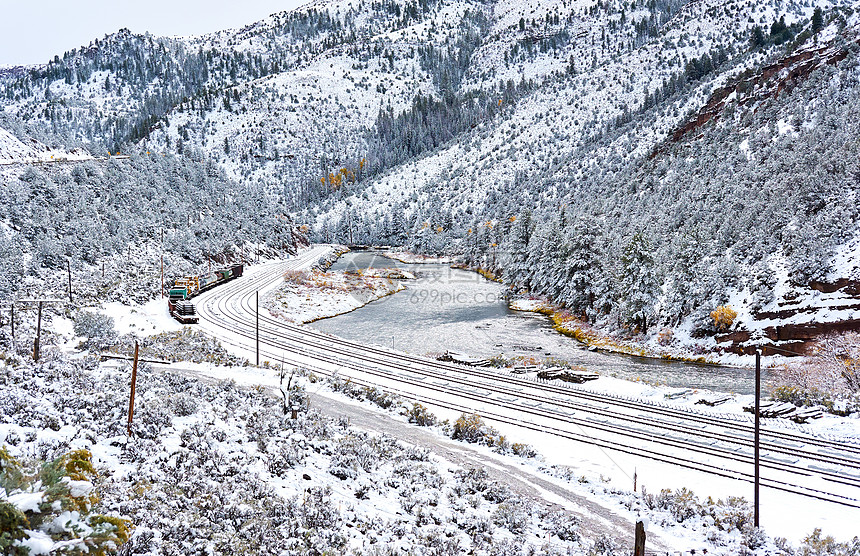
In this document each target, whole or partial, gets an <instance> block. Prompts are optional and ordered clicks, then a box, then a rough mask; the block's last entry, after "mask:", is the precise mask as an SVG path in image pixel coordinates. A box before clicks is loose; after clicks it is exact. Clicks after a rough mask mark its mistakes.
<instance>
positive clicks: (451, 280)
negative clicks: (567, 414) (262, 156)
mask: <svg viewBox="0 0 860 556" xmlns="http://www.w3.org/2000/svg"><path fill="white" fill-rule="evenodd" d="M388 267H397V268H401V269H403V270H407V271H409V272H411V273H413V274H415V275H416V279H415V280H407V281H405V282H404V284H405V285H406V289H405V290H403V291H401V292H400V293H397V294H394V295H391V296H388V297H385V298H382V299H380V300H378V301H374V302H372V303H370V304H368V305H366V306H365V307H362V308H361V309H358V310H357V311H353V312H351V313H347V314H344V315H339V316H336V317H332V318H328V319H323V320H320V321H317V322H315V323H313V324H312V325H311V326H313V327H314V328H316V329H318V330H322V331H325V332H329V333H332V334H336V335H338V336H341V337H343V338H347V339H350V340H354V341H359V342H363V343H369V344H379V345H387V346H389V347H392V346H393V347H394V348H396V349H399V350H404V351H408V352H410V353H415V354H438V353H443V352H445V351H446V350H452V351H459V352H462V353H465V354H468V355H471V356H476V357H492V356H494V355H498V354H500V353H502V354H504V355H506V356H509V357H510V356H525V357H529V356H533V357H536V358H547V357H554V358H556V359H561V360H565V361H568V362H570V363H572V364H574V365H581V366H583V367H585V368H587V369H589V370H593V371H597V372H599V373H600V374H603V375H607V376H617V377H619V378H626V379H633V378H637V377H638V378H641V379H642V380H647V381H649V382H659V383H660V384H667V385H670V386H677V387H687V388H705V389H709V390H717V391H723V392H738V393H742V394H749V393H752V392H753V391H754V379H755V377H754V372H753V371H752V370H750V369H737V368H731V367H719V366H713V365H696V364H691V363H683V362H673V361H663V360H660V359H648V358H642V357H633V356H626V355H619V354H610V353H602V352H593V351H589V350H587V349H584V348H583V346H582V345H581V344H580V343H579V342H577V341H575V340H573V339H571V338H568V337H566V336H563V335H561V334H559V333H557V332H556V331H555V330H553V328H552V326H551V323H550V321H549V319H548V318H547V317H546V316H544V315H540V314H537V313H528V312H521V311H512V310H510V309H508V306H507V303H506V302H505V300H504V299H503V295H504V291H505V288H504V287H503V286H502V285H501V284H497V283H495V282H491V281H489V280H486V279H484V278H483V277H482V276H480V275H479V274H476V273H474V272H468V271H464V270H459V269H452V268H450V267H448V265H441V264H404V263H400V262H398V261H394V260H392V259H389V258H386V257H383V256H381V255H379V254H378V253H373V252H362V251H357V252H350V253H347V254H345V255H344V256H342V257H341V258H340V259H338V261H337V262H335V264H334V265H332V267H331V270H336V271H337V270H340V271H342V270H347V269H356V268H357V269H366V268H388ZM765 378H766V377H765Z"/></svg>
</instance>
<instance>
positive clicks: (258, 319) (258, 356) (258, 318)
mask: <svg viewBox="0 0 860 556" xmlns="http://www.w3.org/2000/svg"><path fill="white" fill-rule="evenodd" d="M257 366H258V367H259V366H260V290H257Z"/></svg>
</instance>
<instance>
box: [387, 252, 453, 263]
mask: <svg viewBox="0 0 860 556" xmlns="http://www.w3.org/2000/svg"><path fill="white" fill-rule="evenodd" d="M382 255H383V256H385V257H388V258H389V259H394V260H395V261H400V262H401V263H404V264H451V263H453V262H454V258H453V257H433V256H430V255H420V254H417V253H410V252H408V251H391V250H389V251H385V252H384V253H382Z"/></svg>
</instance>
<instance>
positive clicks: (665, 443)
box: [197, 247, 860, 508]
mask: <svg viewBox="0 0 860 556" xmlns="http://www.w3.org/2000/svg"><path fill="white" fill-rule="evenodd" d="M325 252H326V248H324V247H315V248H313V249H311V250H308V251H306V252H304V253H302V254H301V255H299V256H298V257H296V258H293V259H291V260H287V261H283V262H278V263H271V264H269V265H265V266H264V267H260V268H258V269H255V270H254V271H253V272H250V273H246V275H245V276H243V277H242V278H239V279H237V280H234V281H232V282H230V283H228V284H225V285H224V286H221V287H220V288H216V289H214V290H211V291H210V292H206V293H205V294H202V295H201V296H199V297H198V301H197V311H198V314H199V316H200V325H201V327H202V328H204V329H206V330H207V331H209V332H210V333H212V334H213V335H215V336H217V337H218V338H219V339H220V340H221V341H222V342H225V343H228V344H232V345H234V346H235V347H238V348H242V349H251V350H252V351H253V350H254V344H255V341H256V332H255V327H256V320H257V315H256V310H255V296H256V293H257V292H258V291H260V292H261V295H264V294H265V292H266V291H267V290H269V289H272V288H273V287H276V286H277V284H278V283H279V278H280V276H281V275H282V274H283V272H284V271H286V270H291V269H299V268H305V267H307V266H308V264H309V263H312V262H315V261H316V260H317V259H318V258H319V257H320V256H322V255H323V254H325ZM259 322H260V352H261V360H269V361H273V362H274V361H277V362H284V363H285V364H290V365H297V366H303V367H306V368H308V369H310V370H313V371H314V372H315V373H317V374H321V375H325V376H331V375H332V374H334V373H335V372H337V373H338V374H340V375H341V376H344V377H349V378H350V379H351V380H352V381H353V382H354V383H356V384H359V385H363V386H378V387H381V388H383V389H385V390H387V391H390V392H393V393H397V394H400V395H402V396H404V397H408V398H409V399H414V400H416V401H421V402H424V403H427V404H429V405H435V406H439V407H443V408H447V409H451V410H454V411H462V412H476V413H479V414H481V415H482V416H484V417H485V418H487V419H492V420H494V421H496V422H498V423H505V424H514V425H517V426H519V427H523V428H526V429H530V430H535V431H541V432H544V433H547V434H551V435H554V436H558V437H561V438H565V439H568V440H573V441H577V442H584V443H587V444H591V445H595V446H599V447H601V448H603V449H610V450H614V451H617V452H621V453H625V454H632V455H636V456H639V457H645V458H649V459H652V460H655V461H659V462H664V463H670V464H674V465H679V466H681V467H685V468H688V469H693V470H697V471H702V472H706V473H710V474H713V475H717V476H721V477H727V478H732V479H738V480H743V481H750V482H751V481H752V480H753V473H752V466H753V459H752V458H753V456H752V444H753V425H752V419H751V417H749V416H746V415H737V414H723V413H719V412H713V411H695V410H691V409H688V408H685V407H679V406H673V405H671V404H662V403H653V402H647V401H643V400H638V399H632V398H625V397H622V396H613V395H607V394H604V393H598V392H593V391H589V390H588V389H586V388H580V387H570V386H567V385H559V384H552V383H549V382H543V381H534V380H529V379H525V378H522V377H518V376H514V375H510V374H507V373H503V372H501V371H496V370H492V369H482V368H474V367H465V366H461V365H456V364H451V363H443V362H440V361H436V360H433V359H428V358H425V357H420V356H416V355H411V354H407V353H402V352H397V351H394V350H390V349H388V348H384V347H379V346H366V345H362V344H359V343H356V342H351V341H348V340H344V339H341V338H338V337H336V336H332V335H329V334H325V333H323V332H319V331H317V330H314V329H312V328H309V327H305V326H302V325H295V324H292V323H288V322H286V321H283V320H281V319H276V318H273V317H271V316H270V315H268V312H267V311H262V312H261V313H260V315H259ZM778 423H779V422H777V421H773V420H771V423H769V425H768V426H766V427H763V428H762V434H761V449H762V458H761V468H762V477H761V484H762V486H766V487H770V488H774V489H777V490H781V491H785V492H791V493H795V494H800V495H803V496H807V497H811V498H815V499H819V500H825V501H828V502H833V503H836V504H841V505H843V506H848V507H852V508H860V444H853V443H849V442H845V441H841V440H836V439H833V438H824V437H819V436H814V435H811V434H808V433H806V432H804V431H803V429H802V427H794V426H785V425H780V424H778Z"/></svg>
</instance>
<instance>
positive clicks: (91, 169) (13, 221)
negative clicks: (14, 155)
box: [0, 153, 296, 293]
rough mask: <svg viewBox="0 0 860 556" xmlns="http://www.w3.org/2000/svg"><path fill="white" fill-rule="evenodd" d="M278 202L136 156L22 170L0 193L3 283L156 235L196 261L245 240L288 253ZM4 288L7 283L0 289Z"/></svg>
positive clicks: (171, 161) (176, 161)
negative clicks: (26, 255) (5, 226)
mask: <svg viewBox="0 0 860 556" xmlns="http://www.w3.org/2000/svg"><path fill="white" fill-rule="evenodd" d="M286 213H287V211H286V208H285V207H284V206H283V204H281V203H280V202H279V201H278V199H276V198H271V197H269V196H268V195H267V194H266V192H265V190H264V189H263V188H262V187H248V188H241V189H240V188H239V187H238V186H237V185H236V184H234V183H233V182H231V181H229V180H228V179H227V178H226V177H225V176H224V174H223V173H222V172H221V171H220V170H219V169H218V168H217V167H216V166H214V165H211V164H209V165H206V164H201V163H198V162H194V161H192V160H189V159H186V158H174V157H161V156H150V155H146V154H142V153H141V154H133V155H132V156H131V158H129V159H126V160H123V161H117V160H111V161H109V162H107V163H96V162H84V163H80V164H76V165H74V166H72V167H62V166H49V167H46V169H45V170H43V171H40V170H35V169H32V168H30V169H27V170H25V171H24V172H23V173H22V174H21V176H20V179H17V180H11V183H10V184H9V187H6V188H2V189H0V221H2V222H8V223H9V230H8V232H7V233H5V234H4V233H2V232H0V267H2V266H6V265H7V262H6V261H14V262H9V263H8V266H9V267H10V271H9V272H3V273H2V274H3V277H2V278H0V280H4V283H6V284H14V282H15V281H17V277H18V276H20V273H21V272H22V270H23V268H22V267H23V265H22V264H21V261H22V260H24V261H26V258H24V257H23V254H24V253H32V254H33V258H32V262H31V266H30V269H31V270H32V269H36V268H38V267H49V268H59V267H65V266H66V264H67V261H68V260H71V261H72V266H75V262H76V261H83V262H86V263H89V264H95V263H96V262H97V260H98V259H99V258H100V257H102V256H104V255H112V254H116V253H119V252H122V251H123V250H125V249H126V248H127V247H128V246H129V245H130V244H141V243H143V242H146V241H156V240H160V238H161V235H162V231H163V234H164V246H165V248H166V250H167V251H168V252H173V253H175V254H176V255H178V256H180V257H183V258H186V259H188V260H189V261H191V262H192V263H195V264H196V263H200V262H202V261H204V260H205V257H206V256H214V255H218V254H224V253H229V252H231V250H232V249H233V247H234V246H236V245H241V244H242V243H244V242H254V243H265V244H268V245H269V246H270V247H271V248H273V249H276V250H278V251H281V252H283V251H287V252H291V251H293V250H294V249H295V238H296V234H295V230H294V228H293V225H292V222H291V220H290V219H289V218H288V217H287V216H286ZM0 288H2V290H3V291H5V292H7V293H8V291H9V290H10V289H12V288H13V286H11V285H4V286H0Z"/></svg>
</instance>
